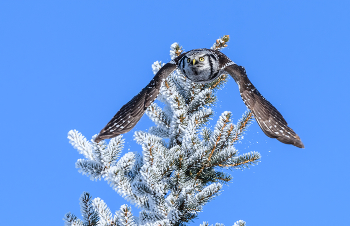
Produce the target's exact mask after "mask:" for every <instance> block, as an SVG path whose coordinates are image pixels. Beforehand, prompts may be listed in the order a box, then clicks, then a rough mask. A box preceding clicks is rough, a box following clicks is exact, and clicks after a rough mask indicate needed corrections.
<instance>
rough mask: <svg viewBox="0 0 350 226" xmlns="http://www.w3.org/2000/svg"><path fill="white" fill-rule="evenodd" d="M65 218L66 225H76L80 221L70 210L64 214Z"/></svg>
mask: <svg viewBox="0 0 350 226" xmlns="http://www.w3.org/2000/svg"><path fill="white" fill-rule="evenodd" d="M63 220H64V226H74V225H77V223H78V222H77V221H78V218H77V217H76V216H75V215H74V214H72V213H70V212H69V213H67V214H66V215H65V216H64V218H63ZM82 223H83V222H81V224H82Z"/></svg>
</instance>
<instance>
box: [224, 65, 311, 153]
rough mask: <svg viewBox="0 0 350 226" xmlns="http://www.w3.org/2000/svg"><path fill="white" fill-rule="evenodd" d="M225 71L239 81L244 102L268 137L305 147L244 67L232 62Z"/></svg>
mask: <svg viewBox="0 0 350 226" xmlns="http://www.w3.org/2000/svg"><path fill="white" fill-rule="evenodd" d="M225 71H226V72H228V73H229V74H230V75H231V76H232V77H233V78H234V79H235V81H236V82H237V84H238V86H239V92H240V94H241V97H242V99H243V102H244V103H245V104H246V106H247V107H248V108H249V109H250V110H251V111H252V112H253V115H254V117H255V119H256V121H257V122H258V124H259V126H260V128H261V129H262V131H263V132H264V133H265V134H266V135H267V136H268V137H271V138H276V139H277V140H279V141H280V142H282V143H285V144H292V145H294V146H296V147H299V148H304V144H303V143H302V142H301V140H300V137H299V136H298V135H297V134H296V133H295V132H294V131H293V130H292V129H291V128H290V127H289V126H288V124H287V122H286V120H285V119H284V118H283V116H282V114H281V113H280V112H279V111H278V110H277V109H276V108H275V107H274V106H273V105H272V104H271V103H270V102H269V101H267V100H266V99H265V98H264V97H263V96H262V95H261V94H260V92H259V91H258V90H257V89H256V88H255V86H254V85H253V84H252V83H251V81H250V80H249V79H248V77H247V74H246V72H245V70H244V68H243V67H241V66H238V65H237V64H231V65H230V66H227V67H226V68H225Z"/></svg>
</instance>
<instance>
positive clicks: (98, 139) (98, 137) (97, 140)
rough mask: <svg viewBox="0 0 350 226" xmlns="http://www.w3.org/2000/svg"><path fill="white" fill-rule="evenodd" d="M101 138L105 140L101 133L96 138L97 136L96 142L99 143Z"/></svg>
mask: <svg viewBox="0 0 350 226" xmlns="http://www.w3.org/2000/svg"><path fill="white" fill-rule="evenodd" d="M101 140H103V139H102V138H101V137H100V135H98V136H97V137H96V138H95V142H96V143H99V142H100V141H101Z"/></svg>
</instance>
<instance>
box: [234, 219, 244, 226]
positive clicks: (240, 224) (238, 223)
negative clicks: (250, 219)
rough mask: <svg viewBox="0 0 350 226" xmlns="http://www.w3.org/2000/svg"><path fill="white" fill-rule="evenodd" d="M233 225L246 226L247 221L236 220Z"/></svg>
mask: <svg viewBox="0 0 350 226" xmlns="http://www.w3.org/2000/svg"><path fill="white" fill-rule="evenodd" d="M232 226H246V222H245V221H243V220H239V221H236V222H235V223H234V224H233V225H232Z"/></svg>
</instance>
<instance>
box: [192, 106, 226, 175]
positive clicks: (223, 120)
mask: <svg viewBox="0 0 350 226" xmlns="http://www.w3.org/2000/svg"><path fill="white" fill-rule="evenodd" d="M230 117H231V113H229V112H224V113H223V114H222V115H221V117H220V119H219V121H218V124H217V126H216V129H215V131H216V132H217V135H216V137H217V138H216V141H215V144H214V146H213V147H212V149H211V152H210V154H209V156H208V160H207V163H206V164H203V166H202V168H201V169H200V170H199V171H198V173H197V175H196V179H197V178H198V177H199V175H200V174H201V173H202V172H203V170H204V168H205V167H208V165H209V164H210V159H211V158H212V156H213V154H214V151H215V150H216V147H217V145H218V143H219V142H220V141H221V137H222V135H223V132H224V129H225V127H226V126H227V124H228V123H229V122H230ZM220 120H221V121H220ZM217 130H219V132H218V131H217Z"/></svg>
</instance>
